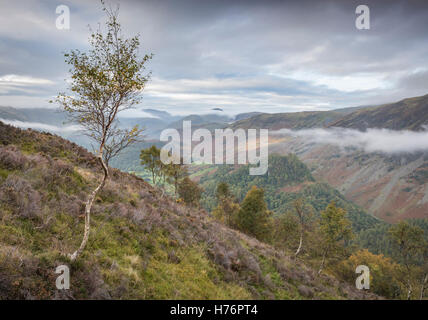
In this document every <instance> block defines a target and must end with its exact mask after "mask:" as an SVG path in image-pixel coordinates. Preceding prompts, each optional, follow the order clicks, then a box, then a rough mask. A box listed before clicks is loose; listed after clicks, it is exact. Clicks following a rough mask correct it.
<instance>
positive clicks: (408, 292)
mask: <svg viewBox="0 0 428 320" xmlns="http://www.w3.org/2000/svg"><path fill="white" fill-rule="evenodd" d="M412 292H413V288H412V284H411V283H410V280H408V281H407V300H411V299H412Z"/></svg>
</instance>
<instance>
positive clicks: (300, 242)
mask: <svg viewBox="0 0 428 320" xmlns="http://www.w3.org/2000/svg"><path fill="white" fill-rule="evenodd" d="M302 245H303V230H301V231H300V241H299V247H298V248H297V250H296V253H295V254H294V259H297V256H298V255H299V253H300V250H302Z"/></svg>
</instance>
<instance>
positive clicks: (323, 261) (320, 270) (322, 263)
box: [318, 248, 328, 274]
mask: <svg viewBox="0 0 428 320" xmlns="http://www.w3.org/2000/svg"><path fill="white" fill-rule="evenodd" d="M327 251H328V248H326V249H325V250H324V253H323V255H322V261H321V265H320V269H319V270H318V274H321V272H322V270H323V269H324V263H325V258H326V257H327Z"/></svg>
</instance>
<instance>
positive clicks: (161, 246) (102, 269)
mask: <svg viewBox="0 0 428 320" xmlns="http://www.w3.org/2000/svg"><path fill="white" fill-rule="evenodd" d="M0 148H1V150H0V299H8V298H16V299H24V298H27V299H28V298H39V299H40V298H42V299H52V298H78V299H86V298H94V299H96V298H99V299H105V298H132V299H164V298H177V299H196V298H199V299H207V298H212V299H223V298H224V299H229V298H231V299H247V298H268V299H270V298H278V299H302V298H311V297H313V298H319V299H334V298H373V296H370V295H366V294H364V293H362V292H359V291H356V290H355V289H354V288H353V287H351V286H349V285H347V284H344V283H339V282H338V281H337V280H335V279H334V278H332V277H329V276H321V277H316V276H315V272H314V271H313V270H311V269H308V268H307V267H306V266H304V265H303V264H301V263H300V262H297V263H296V262H292V261H291V260H290V259H289V258H288V257H286V256H284V255H283V254H282V253H281V252H278V251H276V250H274V249H273V248H272V247H270V246H268V245H266V244H263V243H261V242H259V241H257V240H255V239H253V238H250V237H247V236H245V235H243V234H241V233H239V232H236V231H234V230H231V229H228V228H226V227H224V226H222V225H219V224H218V223H216V222H214V221H212V220H211V219H210V218H209V217H208V216H207V214H206V213H205V212H204V211H203V210H195V209H191V208H188V207H186V206H184V205H181V204H177V203H176V202H175V201H174V200H173V199H170V198H168V197H164V196H162V194H161V192H160V191H159V190H157V189H154V188H153V187H151V186H150V185H148V184H147V183H146V182H144V181H143V180H141V179H139V178H137V177H135V176H132V175H129V174H126V173H122V172H120V171H118V170H114V169H112V175H111V180H110V181H109V182H108V184H107V185H106V187H105V189H104V190H103V192H102V193H101V194H100V195H99V196H98V197H97V199H96V202H95V205H94V208H93V209H94V210H93V215H92V233H91V236H90V240H89V243H88V247H87V250H86V251H85V252H84V255H83V256H82V258H81V259H80V260H78V261H77V262H75V263H72V264H71V263H70V262H69V261H68V259H67V258H66V257H65V256H64V255H63V253H69V252H72V251H73V250H74V249H75V248H76V247H77V246H78V245H79V242H80V239H81V236H82V232H83V218H82V216H81V213H82V208H83V206H84V201H85V199H86V192H87V191H88V190H90V189H91V188H92V187H93V186H94V185H95V183H96V180H97V178H99V171H100V169H99V168H98V165H97V163H96V160H95V158H94V157H93V156H92V155H91V154H90V153H88V152H87V151H86V150H84V149H82V148H80V147H78V146H77V145H75V144H72V143H70V142H67V141H66V140H63V139H61V138H59V137H57V136H52V135H46V134H40V133H36V132H34V131H30V130H27V131H22V130H19V129H15V128H12V127H10V126H6V125H3V124H2V123H1V122H0ZM60 264H68V265H70V268H71V288H70V290H69V291H68V292H64V291H57V290H56V289H55V279H56V276H57V275H56V274H55V273H54V270H55V268H56V267H57V266H58V265H60Z"/></svg>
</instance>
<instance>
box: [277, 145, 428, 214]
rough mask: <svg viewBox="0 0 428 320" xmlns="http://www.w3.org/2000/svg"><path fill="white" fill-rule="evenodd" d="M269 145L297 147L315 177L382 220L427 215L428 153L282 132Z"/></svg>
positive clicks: (287, 149) (290, 149)
mask: <svg viewBox="0 0 428 320" xmlns="http://www.w3.org/2000/svg"><path fill="white" fill-rule="evenodd" d="M269 148H270V151H271V152H276V153H280V154H287V153H290V152H293V153H296V154H297V155H298V157H299V158H300V159H301V160H302V161H303V162H304V163H305V164H306V165H308V167H309V168H310V169H311V172H312V174H313V175H314V177H315V178H316V179H317V180H318V181H324V182H326V183H328V184H329V185H331V186H333V187H334V188H336V189H337V190H339V191H340V192H341V193H342V194H343V195H344V196H345V197H346V198H347V199H348V200H351V201H353V202H355V203H356V204H358V205H360V206H361V207H362V208H364V209H365V210H366V211H367V212H369V213H371V214H373V215H374V216H376V217H379V218H381V219H382V220H385V221H388V222H396V221H399V220H402V219H406V218H426V217H427V212H428V154H422V153H419V154H409V155H404V154H403V155H395V156H393V155H385V154H379V153H370V154H368V153H365V152H363V151H359V150H355V149H347V150H344V149H341V148H339V147H336V146H331V145H325V144H314V143H310V142H308V141H304V140H303V139H302V138H298V139H295V138H285V137H284V138H283V140H280V139H278V138H277V139H276V140H275V143H273V144H271V145H270V146H269Z"/></svg>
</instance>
